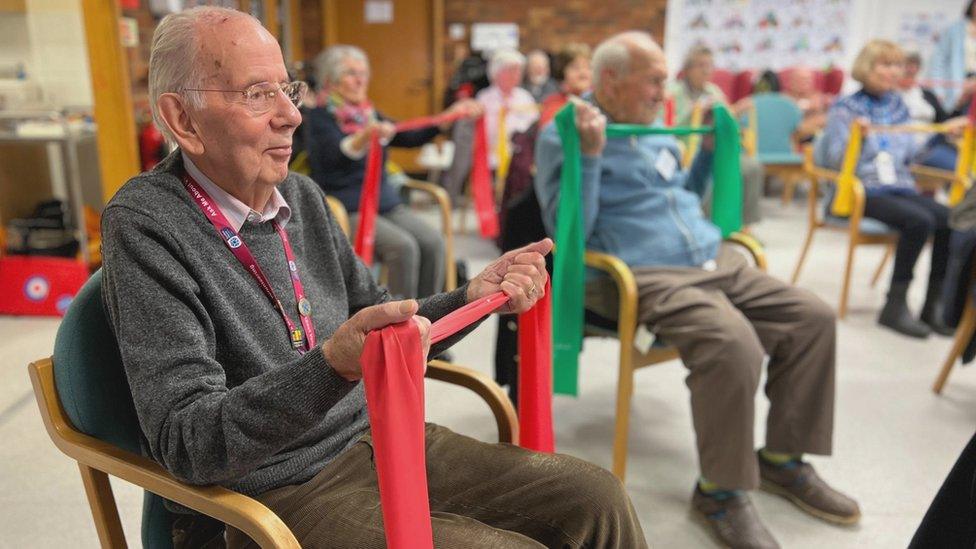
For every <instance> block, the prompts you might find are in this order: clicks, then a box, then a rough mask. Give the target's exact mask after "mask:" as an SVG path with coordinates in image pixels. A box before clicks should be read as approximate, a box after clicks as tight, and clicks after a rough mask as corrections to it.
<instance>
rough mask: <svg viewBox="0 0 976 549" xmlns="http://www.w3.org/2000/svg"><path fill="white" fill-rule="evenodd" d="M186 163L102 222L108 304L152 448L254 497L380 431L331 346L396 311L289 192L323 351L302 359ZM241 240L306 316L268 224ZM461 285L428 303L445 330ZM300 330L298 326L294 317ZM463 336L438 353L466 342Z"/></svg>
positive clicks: (143, 184) (318, 207) (295, 179)
mask: <svg viewBox="0 0 976 549" xmlns="http://www.w3.org/2000/svg"><path fill="white" fill-rule="evenodd" d="M182 170H183V165H182V160H181V157H180V153H179V151H177V152H175V153H174V154H172V155H170V156H169V157H168V158H167V159H166V160H165V161H163V162H162V163H161V164H160V165H159V166H158V167H157V168H156V169H155V170H153V171H152V172H148V173H144V174H141V175H139V176H137V177H135V178H133V179H132V180H130V181H128V182H127V183H126V184H125V185H124V186H123V187H122V188H121V189H120V190H119V192H118V193H117V194H116V195H115V197H113V198H112V200H111V201H110V202H109V204H108V206H107V207H106V208H105V212H104V214H103V217H102V253H103V257H104V266H103V270H104V279H103V283H102V284H103V286H102V290H103V296H104V301H105V307H106V310H107V312H108V315H109V317H110V321H111V324H112V327H113V329H114V331H115V334H116V336H117V337H118V340H119V345H120V348H121V352H122V361H123V364H124V367H125V372H126V376H127V377H128V380H129V386H130V387H131V389H132V397H133V401H134V403H135V408H136V412H137V414H138V416H139V423H140V425H141V427H142V432H143V435H144V436H145V439H146V440H145V441H144V442H145V445H146V446H147V448H148V450H149V452H150V454H151V456H152V457H153V458H154V459H155V460H157V461H158V462H160V463H161V464H162V465H163V466H164V467H165V468H166V469H168V470H169V471H170V472H171V473H173V474H174V475H175V476H176V477H178V478H180V479H183V480H184V481H186V482H189V483H192V484H221V485H224V486H226V487H229V488H231V489H234V490H237V491H239V492H242V493H244V494H248V495H253V494H259V493H261V492H265V491H267V490H271V489H274V488H278V487H281V486H285V485H289V484H298V483H302V482H304V481H306V480H308V479H310V478H312V477H313V476H315V474H316V473H318V471H320V470H321V469H322V468H323V467H324V466H325V465H326V464H327V463H329V462H330V461H331V460H333V459H334V458H335V457H336V456H337V455H338V454H339V453H340V452H342V451H343V450H344V449H345V448H346V447H347V446H349V445H350V444H351V443H352V442H354V441H355V440H356V439H357V438H358V436H359V435H360V434H361V433H363V432H364V431H365V430H366V429H368V427H369V422H368V417H367V414H366V407H365V404H366V402H365V397H364V393H363V387H362V384H361V383H359V382H357V383H351V382H348V381H346V380H345V379H343V378H342V377H340V376H339V375H338V374H337V373H336V372H335V371H334V370H333V369H332V368H331V367H330V366H329V364H328V363H327V362H326V360H325V357H324V355H323V354H322V351H321V345H320V344H321V342H323V341H325V340H326V339H327V338H329V337H330V336H331V335H332V333H333V332H335V330H336V328H338V327H339V325H340V324H342V323H343V322H344V321H345V320H346V319H348V318H349V316H351V315H352V314H353V313H355V312H356V311H357V310H359V309H361V308H363V307H366V306H369V305H374V304H377V303H381V302H383V301H386V300H388V299H389V296H388V294H387V292H386V290H385V289H383V288H381V287H379V286H377V285H376V284H375V283H374V281H373V279H372V277H371V276H370V273H369V271H368V270H367V268H366V267H365V266H364V265H363V264H362V263H361V262H360V261H359V260H358V259H357V258H356V257H355V255H354V254H353V252H352V249H351V247H350V246H349V242H348V241H347V239H346V237H345V235H343V233H342V231H341V230H340V228H339V227H338V225H337V224H336V222H335V220H334V219H333V218H332V216H331V214H330V213H329V210H328V207H327V206H326V205H325V203H324V201H323V195H322V192H321V190H320V189H319V187H318V186H317V185H316V184H315V183H314V182H312V180H311V179H308V178H307V177H303V176H300V175H297V174H294V173H292V174H289V175H288V177H287V179H285V181H284V182H282V183H281V185H279V187H278V188H279V190H280V191H281V193H282V195H283V196H284V198H285V200H286V201H287V202H288V205H289V206H290V208H291V218H290V220H289V221H288V224H287V225H286V227H285V229H286V231H287V232H288V236H289V239H290V241H291V245H292V247H293V249H294V251H295V255H296V259H297V263H298V272H299V274H300V275H301V280H302V284H303V286H304V289H305V292H306V295H307V296H308V298H309V300H310V301H311V303H312V318H313V321H314V323H315V332H316V337H317V339H318V343H319V345H318V346H317V347H316V348H315V349H313V350H312V351H310V352H308V353H306V354H304V355H300V354H299V352H298V351H296V350H295V349H294V348H292V346H291V343H290V341H289V338H288V334H287V330H286V328H285V324H284V322H283V321H282V319H281V316H280V315H279V314H278V313H277V312H276V311H275V309H274V308H273V307H272V305H271V304H270V302H269V301H268V298H267V297H266V296H265V294H264V293H263V292H262V291H261V289H260V287H259V286H258V284H257V283H256V282H255V280H254V279H253V278H252V277H251V276H250V274H248V273H247V272H246V271H245V270H244V268H243V267H242V266H241V264H240V263H239V262H238V261H237V259H236V258H235V257H234V256H233V254H231V252H230V251H229V250H228V249H227V247H226V245H225V244H224V242H223V240H222V239H221V238H220V237H219V236H218V235H217V232H216V231H215V230H214V227H213V226H212V225H211V224H210V222H209V221H208V220H207V219H206V218H205V217H204V215H203V213H202V212H201V211H200V209H199V208H198V206H197V205H196V204H195V203H194V202H193V201H192V200H191V198H190V196H189V194H188V193H187V191H186V190H185V189H184V187H183V184H182V183H181V181H180V179H179V176H180V174H181V173H182ZM240 234H241V237H242V239H243V240H244V241H245V242H246V243H247V246H248V247H249V248H250V249H251V251H252V253H253V254H254V256H255V257H256V258H257V260H258V263H259V264H260V266H261V268H262V270H264V272H265V274H266V275H267V276H268V278H269V279H270V281H271V284H272V286H273V288H274V290H275V293H276V294H277V296H278V298H279V299H281V301H282V304H283V305H284V307H285V310H286V311H296V306H297V304H296V303H295V296H294V292H293V290H292V285H291V279H290V276H289V270H288V266H287V262H286V259H285V255H284V250H283V248H282V244H281V240H280V239H279V238H278V235H277V233H276V232H275V231H274V229H273V227H272V226H271V223H267V222H266V223H255V222H251V221H247V222H245V224H244V226H243V227H241V230H240ZM465 289H466V288H464V287H462V288H459V289H458V290H456V291H454V292H451V293H447V294H440V295H437V296H434V297H432V298H429V299H427V300H424V301H422V302H421V307H420V314H421V315H423V316H426V317H428V318H430V319H431V320H432V321H433V320H436V319H438V318H440V317H442V316H444V315H445V314H447V313H448V312H450V311H452V310H454V309H456V308H457V307H460V306H461V305H463V304H464V301H465ZM292 320H293V321H294V322H296V323H297V322H298V315H297V313H294V316H292ZM459 337H460V335H458V336H455V337H454V338H452V339H451V340H450V341H447V342H445V344H441V345H439V346H438V347H437V348H436V349H435V350H433V351H432V354H433V353H436V352H439V351H440V350H442V349H444V348H446V347H447V346H449V345H450V344H451V343H452V342H453V341H456V340H457V339H459Z"/></svg>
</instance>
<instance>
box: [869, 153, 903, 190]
mask: <svg viewBox="0 0 976 549" xmlns="http://www.w3.org/2000/svg"><path fill="white" fill-rule="evenodd" d="M874 169H875V171H877V173H878V180H879V181H881V184H882V185H894V184H895V183H897V182H898V174H897V173H896V172H895V159H894V158H893V157H892V156H891V153H889V152H888V151H881V152H879V153H878V155H877V156H875V157H874Z"/></svg>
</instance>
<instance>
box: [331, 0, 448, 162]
mask: <svg viewBox="0 0 976 549" xmlns="http://www.w3.org/2000/svg"><path fill="white" fill-rule="evenodd" d="M367 4H373V6H369V8H376V7H382V6H384V5H385V6H386V7H392V18H391V20H390V21H389V22H377V21H372V22H371V21H367V20H366V19H367V18H366V15H367V8H368V6H367ZM434 4H435V0H395V1H393V0H386V1H383V0H379V1H373V0H330V1H327V2H326V3H325V12H326V13H325V18H326V21H327V22H326V25H325V28H326V29H327V30H326V36H325V41H326V44H328V45H333V44H351V45H354V46H358V47H360V48H362V49H363V51H365V52H366V55H368V56H369V64H370V69H371V73H372V77H371V79H370V85H369V98H370V100H372V102H373V105H375V106H376V108H377V109H378V110H379V111H380V112H382V113H383V114H385V115H387V116H389V117H391V118H394V119H396V120H406V119H408V118H415V117H418V116H424V115H427V114H431V113H432V112H433V111H432V109H433V108H434V106H435V97H434V93H435V92H434V76H435V73H434V71H435V55H434V47H435V44H434V7H435V6H434ZM380 11H382V9H381V10H380ZM374 13H375V11H374ZM330 31H331V32H330ZM417 153H418V151H415V150H407V151H393V154H392V156H391V159H392V160H393V161H394V162H397V163H398V164H400V165H401V166H402V167H403V168H404V169H406V170H408V171H414V170H417V169H418V167H417V166H416V163H415V162H414V159H415V158H416V156H417Z"/></svg>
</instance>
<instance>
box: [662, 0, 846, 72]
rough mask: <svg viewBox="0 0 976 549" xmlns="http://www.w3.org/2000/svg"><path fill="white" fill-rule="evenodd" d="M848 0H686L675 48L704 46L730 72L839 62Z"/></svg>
mask: <svg viewBox="0 0 976 549" xmlns="http://www.w3.org/2000/svg"><path fill="white" fill-rule="evenodd" d="M851 1H852V0H685V2H684V6H683V9H682V12H681V19H680V22H679V24H680V27H681V32H680V33H679V35H678V36H679V42H680V43H679V44H678V46H679V47H680V48H681V51H688V49H690V48H691V47H693V46H695V45H704V46H707V47H709V48H710V49H712V51H714V52H715V64H716V66H718V67H721V68H723V69H726V70H731V71H739V70H745V69H760V70H762V69H773V70H780V69H782V68H785V67H788V66H792V65H797V64H805V65H808V66H811V67H827V66H831V65H836V64H840V63H841V62H842V60H843V57H844V53H845V50H846V44H845V41H846V39H847V35H848V19H849V18H850V8H851Z"/></svg>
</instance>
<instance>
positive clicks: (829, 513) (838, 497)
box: [759, 456, 861, 525]
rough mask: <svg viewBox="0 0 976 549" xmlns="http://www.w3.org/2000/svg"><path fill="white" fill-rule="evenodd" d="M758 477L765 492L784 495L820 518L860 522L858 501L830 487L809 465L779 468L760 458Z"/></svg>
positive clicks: (799, 463)
mask: <svg viewBox="0 0 976 549" xmlns="http://www.w3.org/2000/svg"><path fill="white" fill-rule="evenodd" d="M759 476H760V478H761V479H762V489H763V490H766V491H767V492H770V493H773V494H776V495H779V496H783V497H784V498H786V499H788V500H790V501H791V502H793V503H794V504H795V505H796V506H797V507H799V508H800V509H802V510H804V511H806V512H807V513H810V514H811V515H813V516H815V517H817V518H819V519H823V520H826V521H827V522H833V523H834V524H844V525H851V524H856V523H857V522H858V521H859V520H861V508H860V507H858V505H857V502H856V501H854V500H853V499H851V498H850V497H848V496H846V495H844V494H842V493H840V492H838V491H837V490H834V489H833V488H831V487H830V486H828V485H827V483H826V482H824V480H823V479H822V478H820V476H819V475H817V472H816V471H814V469H813V466H812V465H810V464H809V463H806V462H803V461H797V462H794V463H792V464H790V465H788V466H776V465H772V464H770V463H768V462H767V461H766V460H765V459H763V458H762V456H759Z"/></svg>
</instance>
